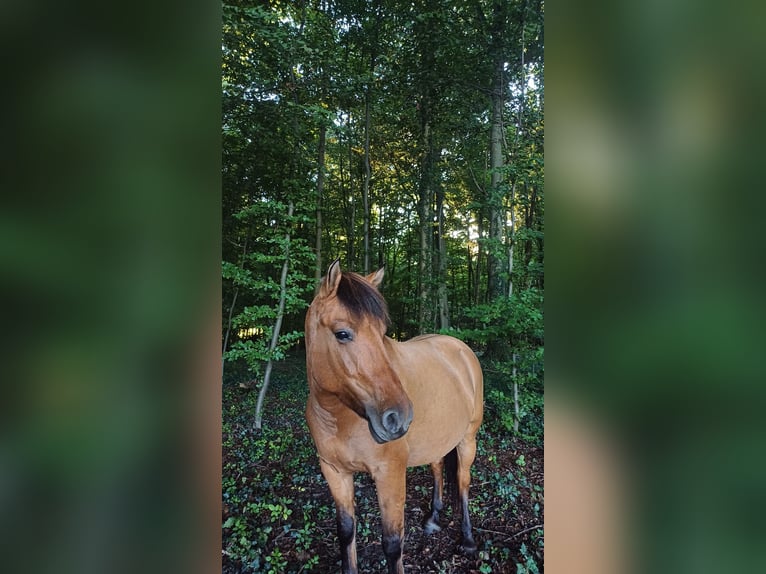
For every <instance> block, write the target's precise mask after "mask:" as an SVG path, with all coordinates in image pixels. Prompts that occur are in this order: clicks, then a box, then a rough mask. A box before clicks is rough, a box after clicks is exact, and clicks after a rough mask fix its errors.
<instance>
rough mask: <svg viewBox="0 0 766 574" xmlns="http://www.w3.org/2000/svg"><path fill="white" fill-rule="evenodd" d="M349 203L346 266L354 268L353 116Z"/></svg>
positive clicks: (349, 122) (350, 145) (349, 124)
mask: <svg viewBox="0 0 766 574" xmlns="http://www.w3.org/2000/svg"><path fill="white" fill-rule="evenodd" d="M348 127H349V138H348V201H349V203H350V208H351V215H350V217H349V219H348V228H347V230H346V264H347V265H348V266H349V267H350V268H353V267H354V266H355V265H356V250H355V249H354V247H355V244H356V202H355V201H354V174H355V171H356V170H355V166H354V148H353V145H352V143H351V135H350V134H351V114H350V113H349V115H348Z"/></svg>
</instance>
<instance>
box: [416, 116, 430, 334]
mask: <svg viewBox="0 0 766 574" xmlns="http://www.w3.org/2000/svg"><path fill="white" fill-rule="evenodd" d="M425 105H426V104H424V106H425ZM424 118H425V119H424V122H423V156H422V158H421V174H420V189H419V197H418V219H419V225H418V231H419V235H420V246H419V247H420V249H419V257H418V286H419V293H418V300H419V302H420V305H419V309H418V330H419V332H420V333H421V334H423V333H427V332H429V331H430V330H431V325H432V324H433V309H432V306H431V280H432V277H431V273H432V269H431V263H432V255H431V241H432V239H433V228H432V226H433V223H432V214H431V196H432V189H431V182H432V179H433V178H432V177H431V171H432V169H433V166H432V157H431V155H432V154H431V143H432V142H431V124H430V120H429V119H428V112H427V111H424Z"/></svg>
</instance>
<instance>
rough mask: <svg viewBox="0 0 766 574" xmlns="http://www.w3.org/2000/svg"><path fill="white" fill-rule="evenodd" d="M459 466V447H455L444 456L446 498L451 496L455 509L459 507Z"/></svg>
mask: <svg viewBox="0 0 766 574" xmlns="http://www.w3.org/2000/svg"><path fill="white" fill-rule="evenodd" d="M457 466H458V465H457V447H455V448H453V449H452V450H451V451H449V452H448V453H447V454H446V455H445V457H444V498H449V499H450V502H452V507H453V508H455V509H457V508H458V507H459V505H458V502H459V497H458V488H457Z"/></svg>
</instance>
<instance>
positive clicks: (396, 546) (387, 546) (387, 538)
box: [383, 534, 402, 574]
mask: <svg viewBox="0 0 766 574" xmlns="http://www.w3.org/2000/svg"><path fill="white" fill-rule="evenodd" d="M383 554H385V555H386V564H387V565H388V571H389V573H393V574H396V572H398V571H399V570H398V568H399V566H398V564H399V561H400V560H401V559H402V539H401V538H400V537H399V535H398V534H384V535H383Z"/></svg>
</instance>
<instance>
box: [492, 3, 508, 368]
mask: <svg viewBox="0 0 766 574" xmlns="http://www.w3.org/2000/svg"><path fill="white" fill-rule="evenodd" d="M507 9H508V6H507V3H506V2H494V3H493V14H492V27H491V33H490V44H489V56H490V59H491V61H492V68H493V81H492V91H491V96H490V99H491V102H492V109H491V119H490V144H489V168H490V187H489V193H488V196H489V201H488V207H489V250H488V253H487V272H488V273H487V296H488V299H489V300H490V301H498V300H500V299H502V298H504V297H507V294H508V285H507V279H506V277H505V271H506V269H507V266H506V261H507V259H506V257H507V252H506V251H505V249H504V248H503V245H504V239H505V232H506V229H505V228H506V220H507V212H506V209H505V201H504V200H503V196H504V190H505V185H504V184H503V167H504V165H505V162H504V158H503V130H504V126H503V109H504V108H505V73H504V68H505V57H504V50H503V36H504V33H505V27H506V21H507ZM487 355H488V356H489V357H492V358H494V359H498V360H505V359H506V358H507V357H508V341H506V340H502V339H493V340H490V341H489V343H488V344H487Z"/></svg>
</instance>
